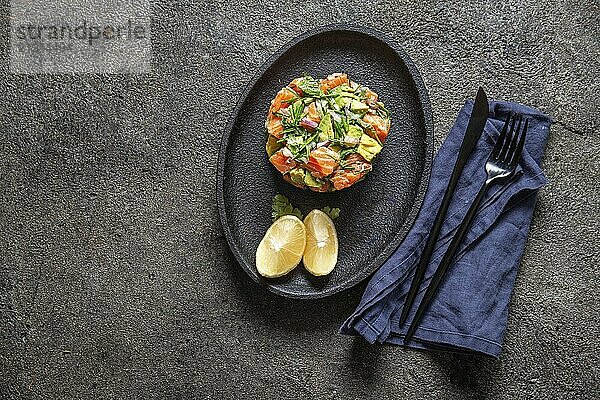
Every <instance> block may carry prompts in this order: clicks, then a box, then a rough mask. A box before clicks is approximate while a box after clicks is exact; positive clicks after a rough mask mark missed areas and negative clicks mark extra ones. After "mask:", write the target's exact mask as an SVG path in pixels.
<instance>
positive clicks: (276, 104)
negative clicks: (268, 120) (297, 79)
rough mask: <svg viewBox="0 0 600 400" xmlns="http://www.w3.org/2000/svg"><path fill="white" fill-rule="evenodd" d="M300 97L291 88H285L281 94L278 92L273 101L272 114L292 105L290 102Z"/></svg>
mask: <svg viewBox="0 0 600 400" xmlns="http://www.w3.org/2000/svg"><path fill="white" fill-rule="evenodd" d="M296 97H298V94H297V93H295V92H294V91H293V90H292V89H290V88H289V87H284V88H283V89H281V90H280V91H279V92H277V96H275V98H274V99H273V101H271V108H270V109H269V111H270V112H277V111H279V110H280V109H282V108H286V107H287V106H289V105H290V103H289V100H292V99H294V98H296Z"/></svg>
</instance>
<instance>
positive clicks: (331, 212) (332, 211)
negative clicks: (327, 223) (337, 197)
mask: <svg viewBox="0 0 600 400" xmlns="http://www.w3.org/2000/svg"><path fill="white" fill-rule="evenodd" d="M321 211H323V212H324V213H325V214H327V215H328V216H329V218H331V219H336V218H337V217H339V216H340V209H339V208H337V207H336V208H331V207H329V206H326V207H323V209H322V210H321Z"/></svg>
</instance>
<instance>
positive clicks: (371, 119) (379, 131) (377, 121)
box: [362, 113, 390, 143]
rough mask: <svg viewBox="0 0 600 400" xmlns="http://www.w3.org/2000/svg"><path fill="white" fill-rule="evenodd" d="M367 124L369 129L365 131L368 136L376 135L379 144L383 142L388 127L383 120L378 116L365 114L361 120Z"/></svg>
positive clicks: (388, 129)
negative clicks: (369, 126)
mask: <svg viewBox="0 0 600 400" xmlns="http://www.w3.org/2000/svg"><path fill="white" fill-rule="evenodd" d="M362 120H363V121H364V122H366V123H367V124H369V125H371V129H367V133H369V136H371V137H373V135H376V136H377V138H378V139H379V141H380V142H381V143H383V142H385V139H386V138H387V135H388V132H389V131H390V126H389V124H388V122H386V121H385V120H384V119H383V118H381V117H380V116H378V115H375V114H370V113H367V114H365V116H364V117H363V119H362Z"/></svg>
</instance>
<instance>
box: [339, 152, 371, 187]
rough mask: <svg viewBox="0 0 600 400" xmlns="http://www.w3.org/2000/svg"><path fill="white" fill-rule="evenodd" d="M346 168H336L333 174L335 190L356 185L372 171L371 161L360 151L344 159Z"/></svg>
mask: <svg viewBox="0 0 600 400" xmlns="http://www.w3.org/2000/svg"><path fill="white" fill-rule="evenodd" d="M344 164H345V168H344V169H342V168H339V169H337V170H335V172H334V173H333V175H331V178H330V179H331V183H333V187H334V188H335V190H342V189H345V188H347V187H349V186H352V185H354V184H355V183H356V182H358V181H359V180H361V179H362V178H363V177H364V176H365V175H366V174H368V173H369V171H371V168H372V166H371V163H370V162H368V161H367V160H365V159H364V157H363V156H361V155H360V154H358V153H352V154H350V155H349V156H347V157H346V158H345V159H344Z"/></svg>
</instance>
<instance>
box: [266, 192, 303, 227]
mask: <svg viewBox="0 0 600 400" xmlns="http://www.w3.org/2000/svg"><path fill="white" fill-rule="evenodd" d="M271 209H272V212H271V217H272V218H273V222H275V221H276V220H277V219H279V218H281V217H283V216H284V215H295V216H296V217H298V218H300V219H302V212H301V211H300V210H299V209H297V208H295V207H294V206H293V205H292V204H290V200H289V199H288V198H287V197H285V196H284V195H282V194H276V195H275V197H273V205H272V206H271Z"/></svg>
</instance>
